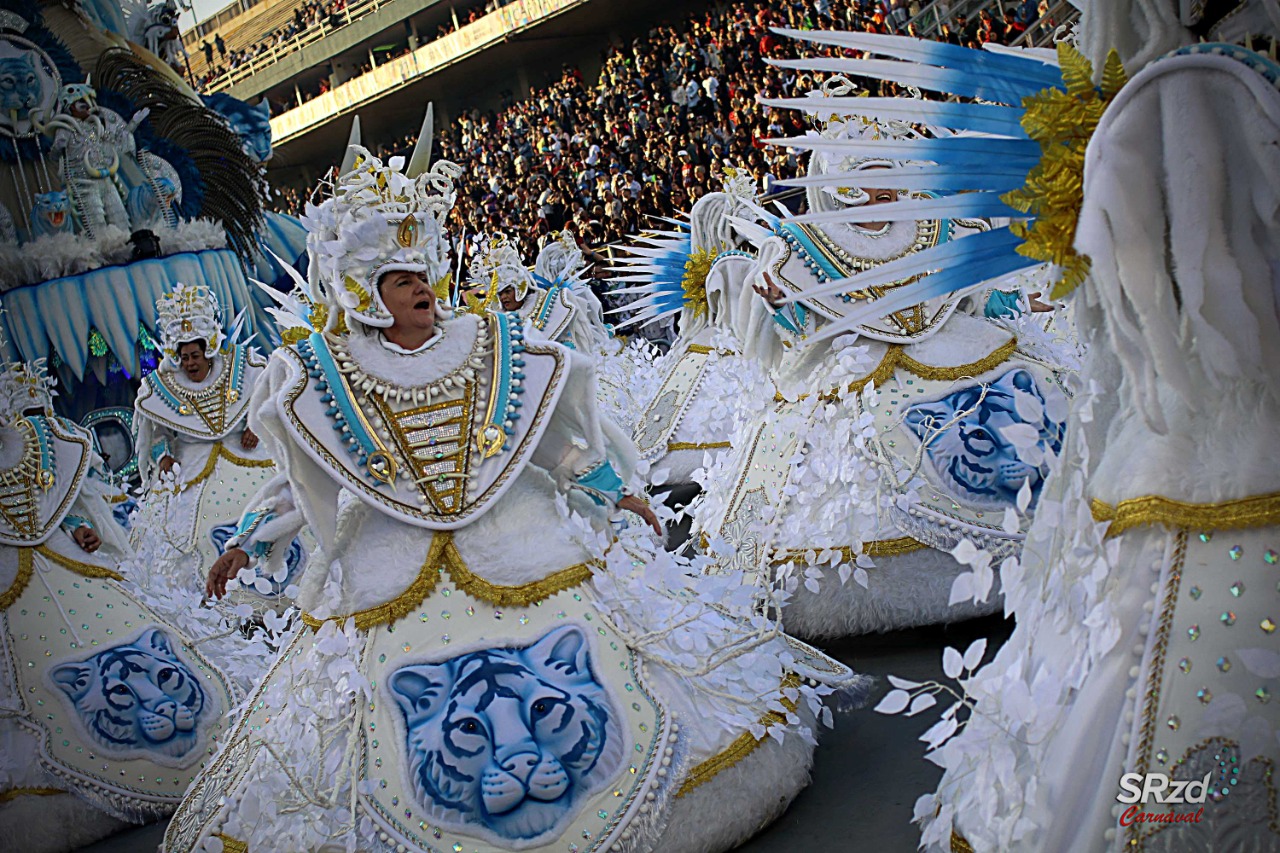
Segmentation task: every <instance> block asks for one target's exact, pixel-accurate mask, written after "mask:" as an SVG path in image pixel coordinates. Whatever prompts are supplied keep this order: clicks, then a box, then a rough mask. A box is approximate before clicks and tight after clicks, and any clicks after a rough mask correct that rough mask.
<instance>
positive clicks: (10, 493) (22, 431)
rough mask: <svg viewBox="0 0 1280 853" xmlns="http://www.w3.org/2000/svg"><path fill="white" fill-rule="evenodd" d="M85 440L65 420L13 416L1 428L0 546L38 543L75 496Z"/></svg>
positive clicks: (85, 462) (86, 451)
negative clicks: (14, 419)
mask: <svg viewBox="0 0 1280 853" xmlns="http://www.w3.org/2000/svg"><path fill="white" fill-rule="evenodd" d="M90 449H91V442H90V439H89V436H88V435H86V434H85V433H84V431H83V430H81V429H80V428H79V427H77V426H75V425H74V424H72V423H71V422H70V421H65V420H63V419H62V418H55V417H48V416H45V415H29V416H27V417H23V418H18V419H17V420H16V421H14V422H13V424H12V425H10V426H7V427H5V428H4V429H3V430H0V544H4V545H15V546H20V547H31V546H35V545H40V544H42V543H43V542H44V541H45V540H46V539H48V538H49V535H50V534H51V533H53V531H54V530H55V529H56V528H57V526H58V525H59V524H60V523H61V522H62V519H63V518H64V517H65V516H66V514H67V511H68V510H69V509H71V504H72V503H73V502H74V501H75V499H76V496H77V495H79V494H80V486H81V485H82V484H83V482H84V477H85V474H86V472H87V471H88V468H89V456H90Z"/></svg>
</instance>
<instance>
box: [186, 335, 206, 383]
mask: <svg viewBox="0 0 1280 853" xmlns="http://www.w3.org/2000/svg"><path fill="white" fill-rule="evenodd" d="M204 348H205V342H204V341H188V342H187V343H185V344H182V345H181V346H179V347H178V365H179V366H180V367H181V368H182V372H183V373H185V374H187V378H188V379H190V380H191V381H192V382H203V381H204V380H205V377H206V376H208V375H209V368H210V367H211V366H212V365H213V362H212V361H210V360H209V356H207V355H205V354H204Z"/></svg>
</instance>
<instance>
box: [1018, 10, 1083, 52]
mask: <svg viewBox="0 0 1280 853" xmlns="http://www.w3.org/2000/svg"><path fill="white" fill-rule="evenodd" d="M1079 19H1080V10H1078V9H1076V8H1075V7H1074V6H1072V5H1071V4H1070V3H1069V2H1067V0H1057V2H1056V3H1054V4H1052V5H1051V6H1049V8H1048V9H1046V10H1045V13H1044V14H1043V15H1041V16H1040V17H1039V18H1036V20H1035V21H1034V22H1032V23H1030V24H1028V25H1027V28H1026V30H1025V31H1023V33H1022V35H1020V36H1018V37H1017V38H1016V39H1014V40H1013V42H1012V44H1011V46H1012V47H1044V46H1045V45H1047V44H1050V43H1051V42H1052V41H1053V38H1054V36H1055V35H1056V34H1057V30H1058V28H1059V27H1062V26H1065V25H1067V24H1070V23H1072V22H1073V21H1077V20H1079Z"/></svg>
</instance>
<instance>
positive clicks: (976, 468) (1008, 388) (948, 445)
mask: <svg viewBox="0 0 1280 853" xmlns="http://www.w3.org/2000/svg"><path fill="white" fill-rule="evenodd" d="M982 391H983V386H982V385H974V386H972V387H969V388H964V389H962V390H960V391H956V392H955V393H953V394H950V395H948V396H946V397H944V398H942V399H941V400H937V401H935V402H932V403H922V404H920V405H917V406H912V407H911V408H910V409H908V410H907V415H906V424H907V426H908V427H909V428H910V429H911V430H912V431H913V432H914V433H915V436H916V438H918V439H920V440H921V441H928V444H927V446H926V452H927V455H928V457H929V462H930V463H931V464H932V466H933V469H934V470H935V471H936V472H937V474H938V476H939V477H941V478H942V480H943V482H944V483H945V484H946V485H948V486H950V487H951V491H952V492H953V494H954V495H955V497H956V498H957V499H960V500H964V501H966V502H968V503H972V504H977V505H978V506H982V507H992V508H1002V507H1009V506H1013V505H1014V503H1015V501H1016V500H1017V496H1018V490H1019V489H1021V488H1022V484H1023V483H1024V482H1027V481H1030V483H1031V494H1032V500H1033V501H1034V500H1035V498H1036V497H1038V496H1039V494H1040V486H1041V485H1042V484H1043V482H1044V477H1045V476H1046V475H1047V474H1048V466H1047V465H1045V464H1043V463H1041V464H1031V463H1029V462H1027V461H1025V460H1024V459H1022V458H1020V457H1019V455H1018V451H1017V449H1016V448H1015V446H1014V443H1013V442H1012V441H1010V440H1009V438H1008V434H1007V433H1006V430H1008V428H1009V427H1012V426H1013V425H1015V424H1024V423H1027V422H1026V421H1024V420H1023V418H1022V416H1021V415H1020V414H1019V413H1018V409H1017V406H1016V404H1015V397H1014V395H1015V394H1017V393H1024V394H1029V395H1030V396H1031V397H1032V398H1034V399H1035V400H1036V401H1037V402H1038V403H1039V411H1040V413H1041V414H1040V417H1039V420H1038V422H1036V423H1033V424H1031V426H1033V427H1034V428H1035V429H1036V430H1038V431H1039V437H1038V439H1037V440H1036V444H1037V447H1038V448H1039V451H1040V455H1041V456H1043V454H1044V452H1045V451H1046V450H1052V451H1053V452H1054V453H1057V452H1058V450H1059V449H1060V448H1061V446H1062V432H1063V428H1064V425H1065V424H1064V423H1063V422H1059V421H1054V420H1052V419H1050V418H1049V416H1048V415H1047V414H1044V412H1045V406H1044V402H1045V398H1044V394H1043V393H1042V392H1041V391H1040V388H1039V387H1038V386H1037V385H1036V381H1035V378H1034V377H1033V376H1032V375H1031V373H1030V372H1028V371H1026V370H1011V371H1009V372H1008V373H1006V374H1004V375H1003V376H1001V377H1000V378H999V379H997V380H996V381H995V382H992V383H991V384H989V385H987V386H986V392H987V393H986V396H983V394H982ZM961 412H963V413H965V414H964V415H963V416H962V417H961V418H960V419H959V420H958V421H957V422H956V423H955V424H953V425H952V426H950V427H948V428H947V429H945V430H943V431H942V432H940V433H938V432H936V430H937V429H938V428H939V427H941V426H942V425H943V424H945V423H947V422H948V421H950V420H951V419H952V418H954V417H955V416H956V415H957V414H958V413H961ZM930 437H931V438H930Z"/></svg>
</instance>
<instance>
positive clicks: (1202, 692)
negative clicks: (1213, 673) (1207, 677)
mask: <svg viewBox="0 0 1280 853" xmlns="http://www.w3.org/2000/svg"><path fill="white" fill-rule="evenodd" d="M1196 698H1197V699H1199V700H1200V704H1202V705H1208V704H1209V703H1210V702H1212V701H1213V691H1211V690H1210V689H1209V688H1208V687H1201V688H1200V689H1199V690H1197V691H1196Z"/></svg>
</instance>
